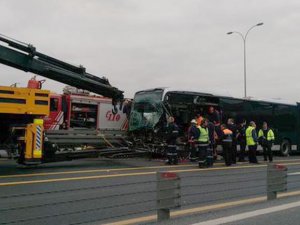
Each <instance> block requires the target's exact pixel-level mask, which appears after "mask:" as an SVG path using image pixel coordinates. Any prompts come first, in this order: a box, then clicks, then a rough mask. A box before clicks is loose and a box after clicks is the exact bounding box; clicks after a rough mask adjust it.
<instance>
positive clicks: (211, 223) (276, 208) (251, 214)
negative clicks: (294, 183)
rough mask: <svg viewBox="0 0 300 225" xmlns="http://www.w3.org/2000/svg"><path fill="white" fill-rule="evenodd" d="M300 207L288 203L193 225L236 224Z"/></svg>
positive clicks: (293, 203)
mask: <svg viewBox="0 0 300 225" xmlns="http://www.w3.org/2000/svg"><path fill="white" fill-rule="evenodd" d="M299 206H300V201H297V202H292V203H287V204H283V205H279V206H273V207H269V208H264V209H258V210H254V211H250V212H245V213H240V214H235V215H232V216H226V217H222V218H218V219H213V220H208V221H204V222H200V223H194V224H193V225H219V224H226V223H230V222H236V221H239V220H245V219H248V218H252V217H257V216H261V215H266V214H270V213H274V212H279V211H282V210H287V209H292V208H296V207H299Z"/></svg>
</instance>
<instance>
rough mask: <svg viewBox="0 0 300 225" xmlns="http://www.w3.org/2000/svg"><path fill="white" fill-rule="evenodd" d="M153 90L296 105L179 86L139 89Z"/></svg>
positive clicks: (287, 101) (277, 100)
mask: <svg viewBox="0 0 300 225" xmlns="http://www.w3.org/2000/svg"><path fill="white" fill-rule="evenodd" d="M155 90H162V91H163V92H164V93H163V97H164V96H165V94H166V93H168V92H179V93H185V94H198V95H199V94H200V95H206V96H215V97H225V98H231V99H240V100H247V101H258V102H265V103H275V104H283V105H293V106H296V105H297V102H295V101H289V100H284V99H280V98H274V99H273V98H272V99H267V98H254V97H250V98H236V97H232V96H231V95H230V94H228V93H226V92H223V93H222V92H209V91H207V92H206V91H204V92H199V90H193V89H190V90H186V89H181V88H169V87H158V88H152V89H146V90H141V91H138V92H137V93H139V92H148V91H155Z"/></svg>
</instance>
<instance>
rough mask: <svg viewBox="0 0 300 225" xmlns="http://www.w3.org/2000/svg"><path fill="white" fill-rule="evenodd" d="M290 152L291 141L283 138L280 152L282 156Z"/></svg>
mask: <svg viewBox="0 0 300 225" xmlns="http://www.w3.org/2000/svg"><path fill="white" fill-rule="evenodd" d="M290 152H291V143H290V142H289V141H288V140H286V139H285V140H283V141H282V143H281V145H280V154H281V155H282V156H288V155H289V154H290Z"/></svg>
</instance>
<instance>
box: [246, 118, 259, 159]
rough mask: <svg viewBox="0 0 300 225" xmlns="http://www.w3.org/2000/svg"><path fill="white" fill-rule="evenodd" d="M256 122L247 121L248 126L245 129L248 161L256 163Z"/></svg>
mask: <svg viewBox="0 0 300 225" xmlns="http://www.w3.org/2000/svg"><path fill="white" fill-rule="evenodd" d="M255 128H256V124H255V122H254V121H251V122H250V123H249V126H248V128H247V129H246V144H247V146H248V150H249V156H248V157H249V163H258V162H257V158H256V150H257V133H256V130H255Z"/></svg>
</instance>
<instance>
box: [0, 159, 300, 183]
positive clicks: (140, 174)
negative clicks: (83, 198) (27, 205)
mask: <svg viewBox="0 0 300 225" xmlns="http://www.w3.org/2000/svg"><path fill="white" fill-rule="evenodd" d="M298 164H300V162H299V163H298ZM259 167H266V165H256V166H253V165H249V166H235V167H216V168H207V169H200V168H196V169H186V170H168V171H167V172H174V173H186V172H201V171H215V170H233V169H244V168H259ZM153 174H156V171H152V172H141V173H121V174H108V175H94V176H85V177H67V178H55V179H45V180H29V181H15V182H3V183H0V187H3V186H16V185H21V184H38V183H51V182H62V181H77V180H90V179H104V178H113V177H128V176H142V175H153Z"/></svg>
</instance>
